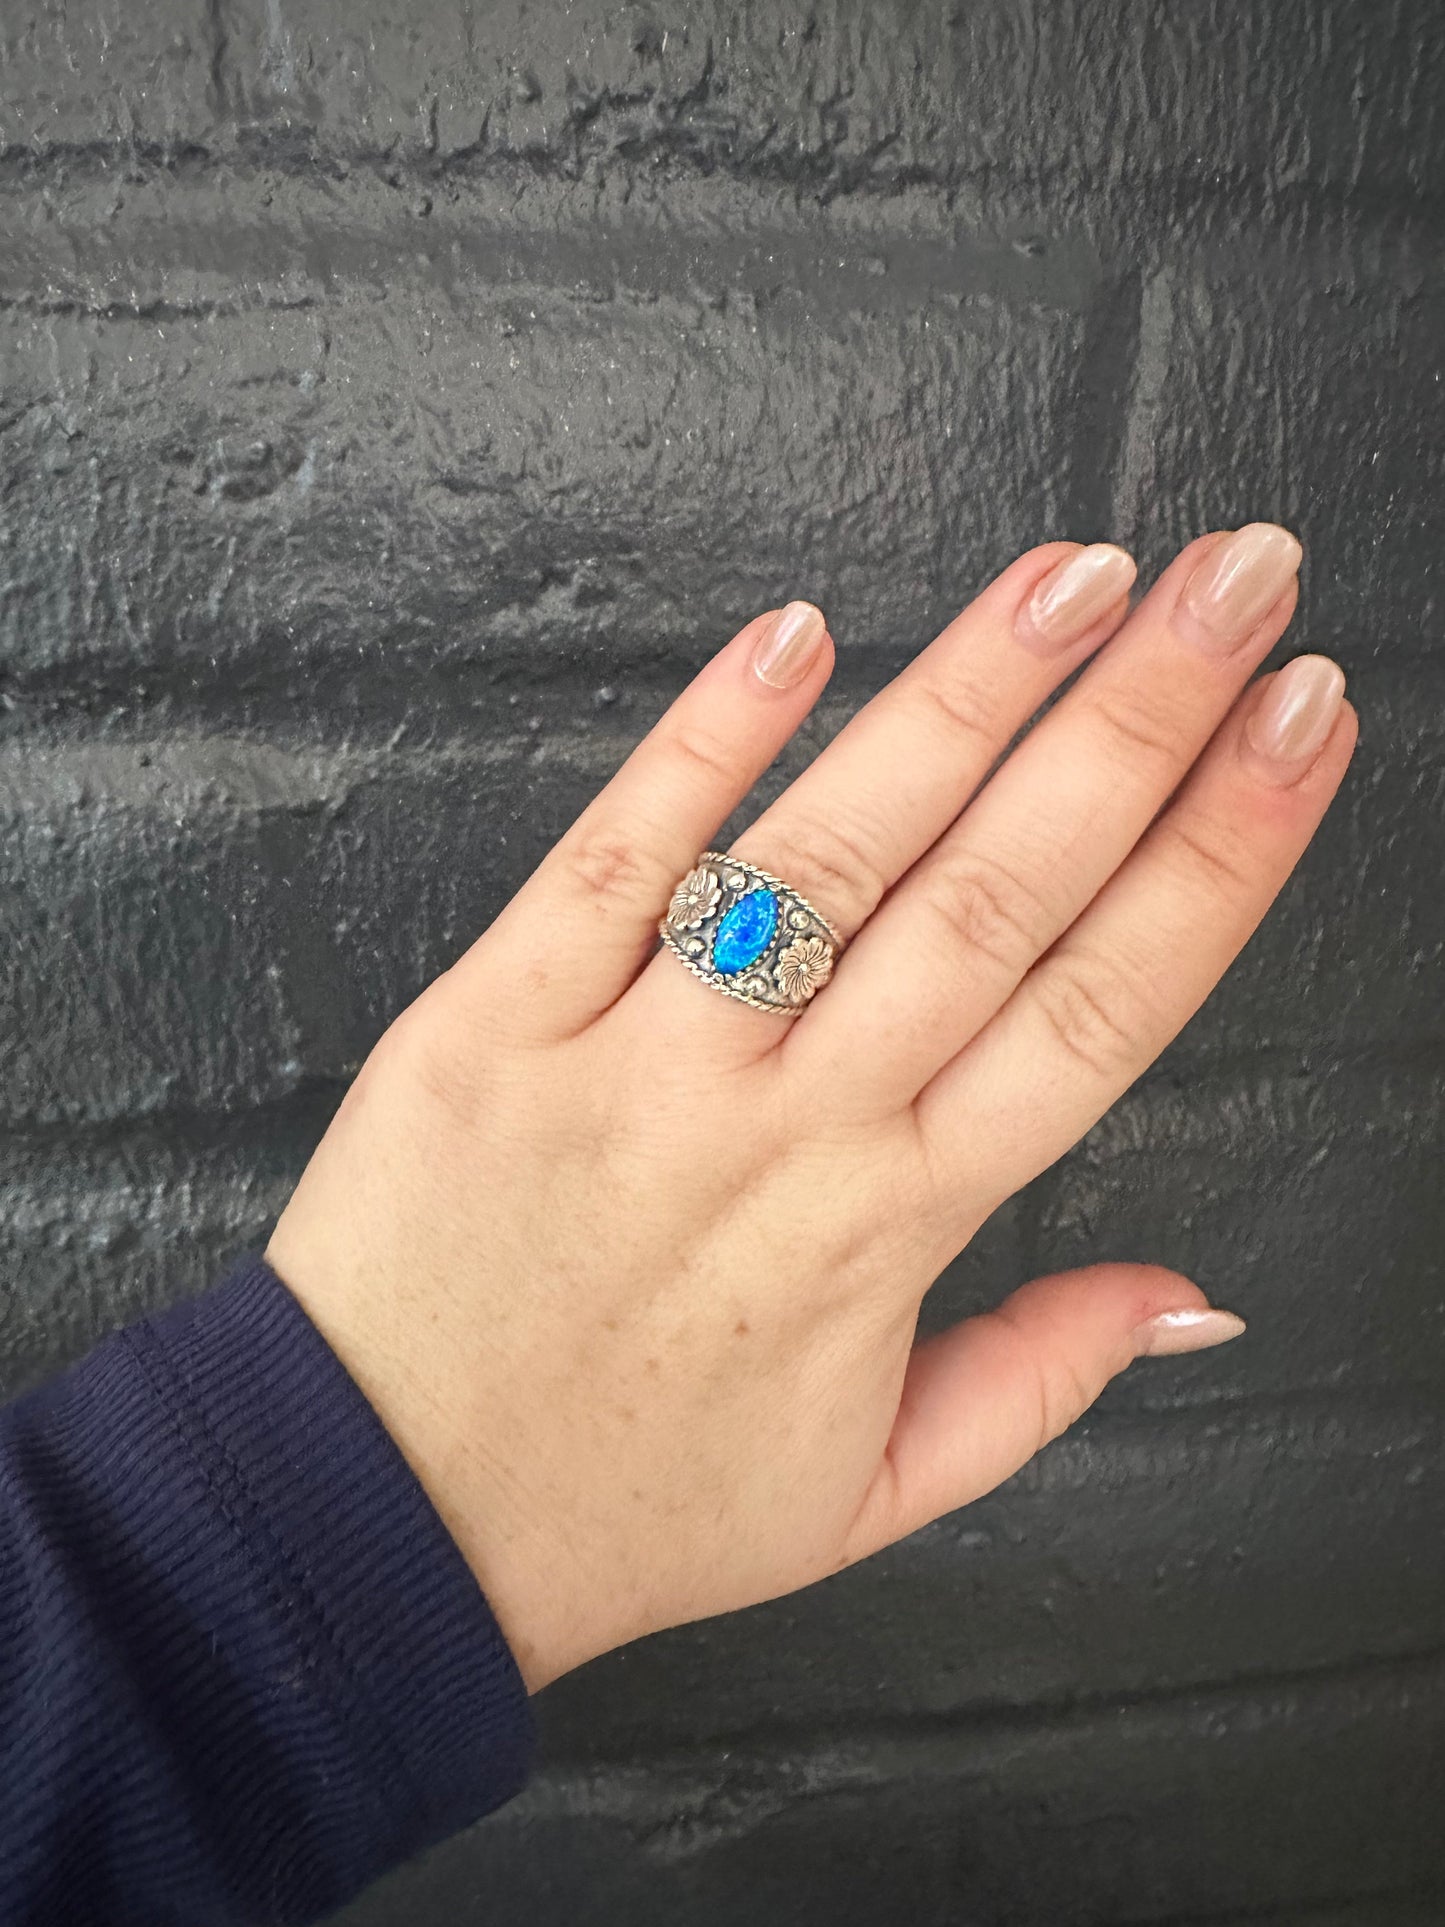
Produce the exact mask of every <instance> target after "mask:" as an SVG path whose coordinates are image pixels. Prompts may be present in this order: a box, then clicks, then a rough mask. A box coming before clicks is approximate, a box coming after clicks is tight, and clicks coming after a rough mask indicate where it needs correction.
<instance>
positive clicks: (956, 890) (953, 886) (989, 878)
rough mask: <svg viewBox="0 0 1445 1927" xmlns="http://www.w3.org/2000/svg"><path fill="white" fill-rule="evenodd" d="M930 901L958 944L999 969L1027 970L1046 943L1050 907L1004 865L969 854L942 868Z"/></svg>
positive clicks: (1008, 970)
mask: <svg viewBox="0 0 1445 1927" xmlns="http://www.w3.org/2000/svg"><path fill="white" fill-rule="evenodd" d="M927 901H928V902H929V903H930V904H931V905H932V906H933V908H934V910H935V911H936V913H937V914H938V915H939V916H940V917H941V918H942V919H943V921H944V923H945V924H946V926H947V928H948V931H949V933H950V935H951V936H952V938H953V939H954V941H955V942H956V943H959V944H962V946H963V947H964V948H965V949H966V950H968V951H970V952H973V953H976V954H978V955H980V956H983V957H985V958H987V960H988V961H989V962H990V963H992V964H995V965H997V967H998V968H999V969H1000V970H1003V971H1007V972H1010V973H1019V972H1021V971H1023V970H1024V969H1025V968H1026V967H1027V966H1028V964H1029V963H1030V962H1031V961H1032V959H1033V958H1035V957H1037V956H1038V955H1039V954H1040V952H1041V951H1042V950H1043V949H1044V948H1045V945H1046V944H1047V942H1048V938H1049V934H1050V929H1051V925H1052V921H1053V919H1052V918H1051V917H1050V914H1049V911H1048V907H1047V905H1046V904H1044V903H1043V901H1042V900H1041V899H1040V898H1039V897H1038V896H1037V895H1036V893H1035V892H1034V891H1033V890H1032V889H1031V888H1030V887H1029V885H1027V884H1026V883H1024V882H1022V881H1021V880H1020V878H1019V877H1018V876H1017V875H1015V874H1014V872H1013V871H1012V870H1011V869H1010V868H1009V866H1008V865H1007V864H1005V863H1001V862H998V861H996V860H995V859H993V858H991V857H987V856H985V855H983V853H982V852H981V851H977V850H973V851H970V852H969V853H968V854H967V856H961V857H957V858H954V859H953V860H952V861H950V862H948V863H946V864H944V865H943V866H942V874H941V876H940V877H939V879H938V883H937V886H936V887H935V888H933V889H931V890H930V891H929V892H928V896H927Z"/></svg>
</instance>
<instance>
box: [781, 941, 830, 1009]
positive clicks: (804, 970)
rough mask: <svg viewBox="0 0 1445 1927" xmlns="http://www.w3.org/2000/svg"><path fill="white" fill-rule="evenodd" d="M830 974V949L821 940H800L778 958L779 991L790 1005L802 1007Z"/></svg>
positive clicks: (825, 981)
mask: <svg viewBox="0 0 1445 1927" xmlns="http://www.w3.org/2000/svg"><path fill="white" fill-rule="evenodd" d="M832 974H833V946H832V944H830V943H825V942H824V941H823V939H822V938H821V937H799V938H798V940H797V941H796V943H790V944H789V945H788V947H787V949H786V950H785V951H784V952H783V953H782V955H781V956H780V957H779V958H778V962H777V969H776V976H777V980H778V989H779V990H781V991H782V993H783V995H784V996H785V997H786V998H787V1000H788V1002H789V1003H790V1004H805V1003H807V1001H808V999H809V998H810V997H811V996H812V994H813V992H814V991H815V990H821V989H822V987H823V985H824V984H825V983H827V981H828V979H829V978H830V977H831V976H832Z"/></svg>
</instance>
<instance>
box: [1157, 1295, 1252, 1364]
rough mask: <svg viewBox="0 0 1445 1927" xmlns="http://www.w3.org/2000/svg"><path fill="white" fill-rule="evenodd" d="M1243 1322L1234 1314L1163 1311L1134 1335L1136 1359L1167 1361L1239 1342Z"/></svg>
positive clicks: (1226, 1312) (1214, 1311)
mask: <svg viewBox="0 0 1445 1927" xmlns="http://www.w3.org/2000/svg"><path fill="white" fill-rule="evenodd" d="M1243 1330H1244V1320H1243V1319H1242V1318H1236V1317H1235V1315H1234V1313H1233V1312H1232V1311H1216V1310H1214V1309H1213V1308H1212V1307H1211V1308H1209V1309H1207V1310H1205V1311H1161V1312H1160V1313H1159V1315H1158V1317H1157V1318H1151V1319H1149V1320H1148V1322H1147V1323H1146V1324H1143V1325H1141V1326H1140V1327H1139V1329H1138V1331H1136V1332H1135V1334H1134V1356H1135V1357H1136V1358H1168V1357H1170V1356H1172V1355H1173V1354H1174V1353H1175V1352H1203V1351H1207V1350H1208V1349H1209V1347H1210V1346H1211V1345H1223V1344H1226V1343H1227V1342H1228V1340H1230V1339H1231V1338H1238V1336H1239V1334H1240V1333H1241V1332H1242V1331H1243Z"/></svg>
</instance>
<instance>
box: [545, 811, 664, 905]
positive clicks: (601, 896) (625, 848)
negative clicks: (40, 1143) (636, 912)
mask: <svg viewBox="0 0 1445 1927" xmlns="http://www.w3.org/2000/svg"><path fill="white" fill-rule="evenodd" d="M557 855H558V858H559V860H560V862H561V863H562V865H563V867H564V868H565V870H566V874H567V880H568V882H569V884H570V885H571V886H572V887H573V889H575V890H576V891H577V892H578V894H579V895H581V896H582V897H584V898H586V899H588V900H589V901H591V902H592V903H594V904H612V903H616V904H619V905H623V906H626V907H627V908H629V909H632V908H635V907H636V906H637V905H638V904H639V903H642V902H644V901H646V902H650V901H651V900H652V898H654V897H655V896H656V895H657V881H658V880H657V877H656V876H655V874H654V873H653V871H652V870H651V868H650V867H649V866H648V864H647V863H646V861H645V859H644V858H643V857H642V855H641V854H640V853H639V850H638V845H637V843H636V842H635V840H634V839H633V838H632V837H630V836H628V835H627V834H626V832H625V831H623V830H621V829H617V828H610V827H602V826H599V827H597V828H587V827H585V826H579V827H578V829H577V831H576V832H575V833H574V835H573V837H571V838H569V839H568V840H567V841H565V842H563V843H562V844H559V845H558V849H557Z"/></svg>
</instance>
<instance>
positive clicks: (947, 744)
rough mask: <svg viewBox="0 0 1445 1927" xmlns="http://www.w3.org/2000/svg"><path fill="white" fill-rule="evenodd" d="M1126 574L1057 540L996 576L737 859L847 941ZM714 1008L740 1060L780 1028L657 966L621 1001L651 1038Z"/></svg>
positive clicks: (1056, 676) (1121, 557)
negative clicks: (704, 1000)
mask: <svg viewBox="0 0 1445 1927" xmlns="http://www.w3.org/2000/svg"><path fill="white" fill-rule="evenodd" d="M1133 578H1134V563H1133V560H1132V558H1131V557H1129V556H1128V555H1126V554H1125V553H1124V551H1123V550H1121V549H1117V548H1115V547H1113V546H1112V545H1111V544H1108V543H1097V544H1095V545H1094V546H1092V547H1089V548H1080V547H1079V546H1078V545H1077V544H1075V543H1066V542H1054V543H1048V544H1046V545H1045V546H1044V547H1042V548H1039V549H1034V550H1031V551H1030V552H1029V553H1028V554H1027V555H1024V556H1021V557H1020V558H1019V560H1018V561H1017V562H1014V563H1013V564H1011V566H1010V567H1009V568H1007V569H1006V570H1004V572H1003V574H1002V575H1000V576H999V577H997V578H996V580H995V581H993V582H992V583H990V585H989V586H988V587H987V588H986V589H985V590H984V591H983V593H982V594H981V595H980V596H978V597H977V599H976V600H975V601H974V602H973V603H971V604H970V606H969V607H968V608H967V609H965V610H964V612H963V613H962V614H961V615H960V616H959V617H958V618H957V619H956V620H955V621H954V622H952V623H950V625H949V626H948V628H947V629H945V630H944V632H943V634H942V635H941V636H939V638H938V639H937V641H936V642H934V643H932V644H931V645H930V646H929V647H928V648H927V649H925V650H924V651H923V652H922V654H921V655H919V656H918V657H917V658H915V660H914V661H913V662H912V663H911V664H910V665H909V666H908V668H907V669H906V670H904V672H903V673H902V675H900V676H898V677H897V678H895V680H894V681H893V682H891V683H890V684H889V685H888V686H887V688H885V689H884V690H883V691H881V693H880V694H879V695H877V696H876V697H874V699H873V700H872V701H871V702H870V703H868V704H867V705H866V706H865V707H864V708H863V709H861V710H860V711H859V712H858V714H857V715H856V716H854V717H853V719H852V720H851V721H850V722H849V723H848V725H847V727H846V728H845V729H843V730H842V731H841V733H840V734H839V735H838V737H837V738H836V739H835V740H834V741H833V742H832V743H831V744H830V745H829V746H828V748H827V749H825V750H824V751H823V752H822V754H821V755H820V756H819V757H818V758H817V759H816V760H815V761H814V762H813V763H812V764H811V765H810V767H809V768H808V769H806V770H805V771H804V772H803V774H802V775H801V776H799V777H798V778H797V779H796V781H795V782H793V783H792V784H791V785H790V786H789V788H788V789H787V790H786V791H785V792H784V794H783V795H782V796H781V797H780V798H779V799H778V801H777V802H776V803H774V804H773V805H772V807H771V808H770V809H768V810H767V811H765V812H764V814H763V815H762V816H760V817H759V818H758V819H757V821H756V822H755V823H753V824H752V825H751V827H750V828H749V829H748V830H747V831H746V832H745V833H744V835H743V836H742V837H740V838H739V839H738V840H737V841H736V842H735V843H734V844H732V846H731V853H732V854H734V855H736V856H739V857H742V858H744V859H746V860H747V861H748V862H751V863H754V864H756V865H757V866H758V867H759V868H761V869H764V870H767V871H770V872H772V873H774V874H775V875H777V876H780V877H781V878H782V879H783V880H784V882H786V883H787V884H789V885H790V886H791V887H792V888H794V889H796V890H798V891H800V892H801V893H802V894H803V895H804V896H805V897H807V898H809V899H810V900H811V901H812V902H813V903H814V904H815V905H816V906H817V908H818V909H819V910H820V911H822V912H823V914H824V915H825V916H826V917H827V918H828V920H829V921H830V922H831V923H832V924H834V926H835V927H836V928H837V929H838V930H839V931H840V933H841V934H842V935H843V937H844V938H845V939H847V938H850V937H851V936H852V935H853V933H854V932H855V931H856V930H858V929H859V928H860V926H861V925H862V924H863V923H864V921H865V919H866V918H867V917H868V916H869V915H870V914H871V913H872V912H873V911H874V910H875V909H876V908H877V905H878V903H879V901H880V900H881V898H882V897H883V895H884V893H885V891H887V890H888V889H889V888H890V887H891V885H892V884H893V883H894V882H896V880H897V879H898V878H899V877H900V876H901V875H903V873H904V872H905V871H906V870H908V869H909V867H910V866H911V865H912V864H913V863H915V862H916V861H917V859H918V858H919V857H920V856H921V855H922V854H923V853H924V852H925V851H926V850H927V849H928V848H929V846H930V845H931V844H932V843H933V842H934V841H935V840H936V839H937V838H938V837H939V836H940V835H942V833H943V832H944V831H945V830H946V829H947V828H948V826H949V824H950V823H952V821H953V820H954V818H955V817H956V816H957V815H958V812H959V811H960V810H961V809H962V808H963V806H964V804H965V803H966V802H967V801H968V799H969V797H970V796H971V795H972V794H973V792H974V791H975V790H976V789H977V787H978V785H979V784H980V783H981V782H982V781H983V779H984V778H985V777H986V776H987V774H988V771H989V769H990V768H991V767H992V765H993V763H994V762H995V761H996V760H997V758H998V756H999V755H1000V754H1001V752H1002V751H1003V750H1004V749H1005V748H1006V747H1007V745H1008V743H1009V741H1010V739H1011V738H1012V737H1013V736H1014V735H1016V734H1017V732H1018V731H1019V729H1021V728H1022V727H1023V725H1024V724H1025V723H1026V722H1027V721H1028V720H1029V718H1030V716H1032V715H1033V714H1034V712H1035V711H1036V710H1037V709H1038V708H1039V706H1040V704H1041V703H1043V702H1044V701H1045V699H1046V698H1047V697H1048V696H1049V694H1050V693H1051V692H1052V691H1053V690H1054V689H1055V688H1056V687H1057V686H1058V685H1059V683H1060V682H1062V681H1063V679H1064V678H1065V677H1066V676H1067V675H1069V673H1070V672H1071V671H1072V670H1073V669H1075V668H1076V667H1077V666H1078V664H1079V663H1080V662H1082V661H1083V660H1084V659H1085V657H1087V656H1088V655H1089V654H1090V653H1091V652H1092V651H1093V650H1095V649H1097V648H1098V647H1099V646H1100V644H1101V643H1103V642H1105V641H1106V640H1107V639H1108V637H1109V636H1110V635H1112V634H1113V632H1114V631H1115V629H1116V628H1117V627H1118V625H1119V623H1120V622H1121V621H1122V620H1123V617H1124V615H1125V612H1126V610H1127V607H1128V593H1129V587H1130V584H1131V583H1132V581H1133ZM704 995H707V996H709V999H710V1004H711V1006H712V1008H711V1010H710V1025H711V1027H712V1028H711V1035H712V1036H713V1038H714V1039H716V1038H718V1037H720V1036H726V1035H727V1034H728V1032H729V1029H730V1031H731V1035H732V1038H733V1039H734V1040H735V1042H736V1047H737V1049H738V1050H739V1052H740V1053H741V1054H742V1055H744V1056H751V1055H761V1054H762V1053H764V1052H766V1051H768V1050H770V1049H772V1048H773V1047H774V1046H775V1045H776V1044H778V1043H779V1042H780V1041H781V1033H780V1027H779V1026H777V1025H776V1024H769V1023H766V1022H763V1023H760V1022H759V1020H758V1016H757V1013H756V1012H754V1011H750V1010H748V1009H746V1008H745V1007H744V1006H743V1005H741V1004H734V1003H731V1002H730V1001H729V1000H727V999H725V998H721V997H718V996H717V995H716V993H715V992H711V993H710V992H708V991H706V990H705V989H704V988H703V987H701V986H699V985H698V984H697V983H696V982H695V981H694V980H693V978H692V977H691V976H689V975H688V973H687V972H685V971H683V970H680V969H679V968H678V967H677V963H676V961H675V960H674V959H673V958H671V957H669V956H667V955H666V954H662V955H659V956H658V957H656V958H654V960H653V962H652V963H651V965H650V966H649V967H648V969H647V970H646V971H644V973H643V975H642V977H641V979H640V980H639V982H638V983H637V985H636V986H635V987H634V990H633V992H632V994H631V996H630V997H629V998H627V999H625V1000H624V1005H625V1006H626V1009H627V1014H628V1017H629V1018H630V1019H631V1020H632V1021H638V1022H641V1023H642V1024H643V1025H644V1026H645V1027H646V1029H647V1030H648V1032H649V1034H650V1035H654V1036H655V1035H656V1034H658V1031H659V1029H661V1030H662V1031H663V1032H668V1031H671V1030H673V1029H684V1030H691V1027H692V1026H693V1025H695V1023H696V1021H697V1019H698V1015H699V1011H700V1009H701V1008H702V1007H701V1006H700V1005H699V1002H698V999H699V998H700V997H703V996H704Z"/></svg>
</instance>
